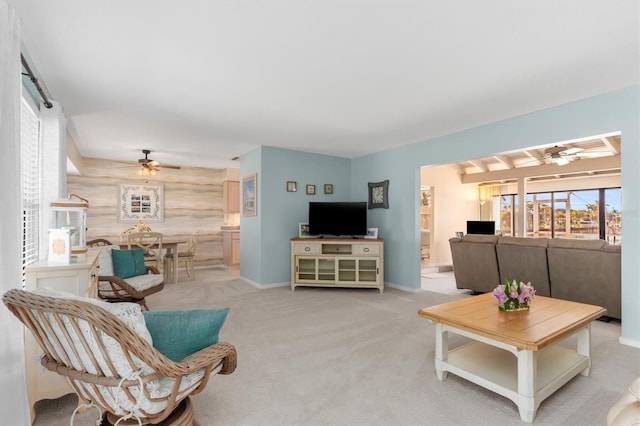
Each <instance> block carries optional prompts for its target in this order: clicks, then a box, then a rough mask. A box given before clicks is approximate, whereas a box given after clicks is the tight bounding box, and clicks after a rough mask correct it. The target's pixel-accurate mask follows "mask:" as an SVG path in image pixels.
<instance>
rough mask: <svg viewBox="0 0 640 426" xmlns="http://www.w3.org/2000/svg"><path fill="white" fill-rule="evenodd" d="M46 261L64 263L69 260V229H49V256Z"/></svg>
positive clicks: (67, 262)
mask: <svg viewBox="0 0 640 426" xmlns="http://www.w3.org/2000/svg"><path fill="white" fill-rule="evenodd" d="M47 261H48V262H51V263H64V264H69V263H70V262H71V230H70V229H49V257H48V258H47Z"/></svg>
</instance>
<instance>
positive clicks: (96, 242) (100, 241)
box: [87, 238, 113, 247]
mask: <svg viewBox="0 0 640 426" xmlns="http://www.w3.org/2000/svg"><path fill="white" fill-rule="evenodd" d="M112 245H113V244H111V241H109V240H105V239H104V238H96V239H95V240H89V241H87V246H88V247H104V246H112Z"/></svg>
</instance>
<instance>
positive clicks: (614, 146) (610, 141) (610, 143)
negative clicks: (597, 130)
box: [600, 136, 620, 155]
mask: <svg viewBox="0 0 640 426" xmlns="http://www.w3.org/2000/svg"><path fill="white" fill-rule="evenodd" d="M600 140H601V141H602V143H603V144H605V145H606V147H607V148H609V150H610V151H611V152H613V153H614V154H615V155H618V154H620V142H618V141H617V140H615V139H614V138H612V137H611V136H603V137H601V138H600Z"/></svg>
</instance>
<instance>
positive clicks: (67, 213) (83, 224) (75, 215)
mask: <svg viewBox="0 0 640 426" xmlns="http://www.w3.org/2000/svg"><path fill="white" fill-rule="evenodd" d="M73 197H75V198H77V199H73ZM50 207H51V228H53V229H68V230H69V234H70V239H71V254H84V253H86V252H87V237H86V235H87V209H88V208H89V201H88V200H85V199H84V198H82V197H80V196H78V195H76V194H69V198H67V199H61V200H57V201H55V202H52V203H51V204H50Z"/></svg>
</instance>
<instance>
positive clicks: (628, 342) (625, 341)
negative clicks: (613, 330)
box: [618, 337, 640, 348]
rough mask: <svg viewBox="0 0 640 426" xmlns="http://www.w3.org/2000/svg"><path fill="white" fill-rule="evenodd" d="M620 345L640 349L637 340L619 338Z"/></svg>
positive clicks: (639, 343)
mask: <svg viewBox="0 0 640 426" xmlns="http://www.w3.org/2000/svg"><path fill="white" fill-rule="evenodd" d="M618 343H620V344H621V345H626V346H631V347H633V348H640V342H639V341H637V340H631V339H626V338H624V337H620V338H618Z"/></svg>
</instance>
